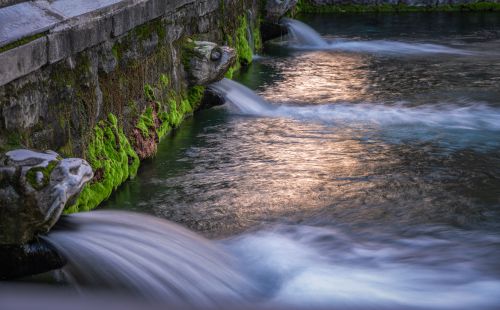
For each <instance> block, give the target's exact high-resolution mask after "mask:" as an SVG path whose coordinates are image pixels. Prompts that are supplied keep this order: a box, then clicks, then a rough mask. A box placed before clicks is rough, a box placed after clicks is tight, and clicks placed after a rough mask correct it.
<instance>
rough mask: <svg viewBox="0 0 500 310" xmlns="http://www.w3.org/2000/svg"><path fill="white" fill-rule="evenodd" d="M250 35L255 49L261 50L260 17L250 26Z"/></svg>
mask: <svg viewBox="0 0 500 310" xmlns="http://www.w3.org/2000/svg"><path fill="white" fill-rule="evenodd" d="M252 36H253V45H254V49H255V51H261V50H262V47H263V44H262V37H261V35H260V19H258V20H257V22H256V24H255V25H254V26H253V27H252Z"/></svg>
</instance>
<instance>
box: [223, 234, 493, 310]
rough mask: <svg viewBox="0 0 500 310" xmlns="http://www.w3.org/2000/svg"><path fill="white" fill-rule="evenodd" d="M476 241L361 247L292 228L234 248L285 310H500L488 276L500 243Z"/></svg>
mask: <svg viewBox="0 0 500 310" xmlns="http://www.w3.org/2000/svg"><path fill="white" fill-rule="evenodd" d="M443 234H447V236H446V238H443ZM455 234H456V235H455ZM453 235H455V236H454V237H453ZM470 237H472V236H470V235H464V233H463V232H460V231H447V230H446V229H445V230H444V233H443V232H440V233H438V234H437V235H432V234H431V235H428V236H415V237H410V238H401V237H396V238H394V236H391V235H386V236H384V235H377V234H376V233H373V234H371V237H370V238H359V239H358V238H356V236H355V235H348V234H344V233H342V232H341V231H339V230H335V229H330V228H315V227H308V226H290V227H286V226H285V227H282V228H274V229H271V230H268V231H265V230H264V231H260V232H258V233H253V234H246V235H243V236H240V237H238V238H235V239H232V240H229V241H227V247H228V248H229V249H230V250H231V251H232V252H233V253H234V254H235V255H236V256H238V257H239V259H241V260H242V263H243V266H244V267H243V268H244V269H246V270H247V272H248V273H249V274H251V275H253V277H254V278H255V280H256V281H257V282H260V283H263V285H265V286H266V287H267V290H268V291H269V292H271V293H270V295H272V296H271V297H270V298H271V300H272V302H275V303H277V304H291V305H295V306H309V307H313V308H315V307H326V306H328V307H330V308H332V307H333V308H335V307H339V308H340V309H382V308H383V309H388V308H389V309H403V308H404V309H471V308H478V307H480V308H482V309H493V308H495V307H496V306H498V305H499V304H500V296H499V295H498V291H500V279H499V278H498V276H499V275H498V274H494V273H492V274H488V272H483V271H482V270H487V268H488V267H489V268H491V267H494V266H495V265H496V263H495V261H494V259H493V258H492V256H489V255H497V254H498V252H499V249H500V248H499V247H498V245H499V242H500V239H499V237H498V236H494V237H493V236H474V237H475V238H477V239H472V238H471V240H469V238H470ZM469 242H471V243H475V244H469ZM480 255H486V256H480ZM488 256H489V257H490V258H488Z"/></svg>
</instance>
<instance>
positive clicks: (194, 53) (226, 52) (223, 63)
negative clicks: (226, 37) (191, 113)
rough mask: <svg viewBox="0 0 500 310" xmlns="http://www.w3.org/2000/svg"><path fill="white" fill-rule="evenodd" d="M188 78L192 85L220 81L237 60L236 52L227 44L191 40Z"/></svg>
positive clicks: (189, 44) (188, 47)
mask: <svg viewBox="0 0 500 310" xmlns="http://www.w3.org/2000/svg"><path fill="white" fill-rule="evenodd" d="M186 48H187V49H189V51H187V52H186V53H187V55H189V56H190V57H189V65H188V66H187V67H188V70H187V71H188V78H189V82H190V83H191V84H192V85H208V84H210V83H213V82H216V81H219V80H220V79H222V78H223V77H224V74H225V73H226V71H227V70H228V69H229V67H231V66H232V65H233V64H234V62H235V61H236V52H235V50H234V49H232V48H230V47H227V46H219V45H217V44H215V43H212V42H207V41H190V42H189V43H188V44H187V47H186Z"/></svg>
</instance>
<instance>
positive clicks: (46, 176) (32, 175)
mask: <svg viewBox="0 0 500 310" xmlns="http://www.w3.org/2000/svg"><path fill="white" fill-rule="evenodd" d="M57 163H58V161H57V160H53V161H51V162H49V164H48V165H47V166H46V167H34V168H31V169H30V170H29V171H28V172H27V173H26V180H27V181H28V183H29V184H30V185H31V186H32V187H33V188H34V189H36V190H41V189H43V188H44V187H45V186H47V185H48V184H49V182H50V174H51V173H52V171H53V170H54V168H55V167H56V166H57ZM38 172H41V173H42V176H43V177H42V180H41V182H40V183H38V181H37V177H36V176H37V174H38Z"/></svg>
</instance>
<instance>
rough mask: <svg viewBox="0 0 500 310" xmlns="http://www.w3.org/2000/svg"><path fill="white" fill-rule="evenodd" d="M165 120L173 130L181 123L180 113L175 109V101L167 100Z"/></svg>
mask: <svg viewBox="0 0 500 310" xmlns="http://www.w3.org/2000/svg"><path fill="white" fill-rule="evenodd" d="M166 113H167V115H166V116H165V119H166V120H167V121H168V123H169V124H170V126H172V127H173V128H176V127H178V126H179V125H180V124H181V122H182V117H183V115H182V113H181V112H180V111H179V109H178V108H177V101H176V100H175V99H169V100H168V112H166Z"/></svg>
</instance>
